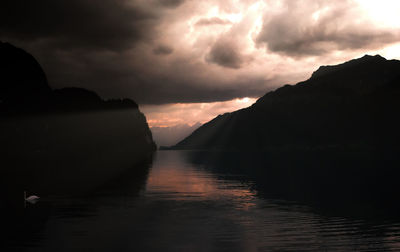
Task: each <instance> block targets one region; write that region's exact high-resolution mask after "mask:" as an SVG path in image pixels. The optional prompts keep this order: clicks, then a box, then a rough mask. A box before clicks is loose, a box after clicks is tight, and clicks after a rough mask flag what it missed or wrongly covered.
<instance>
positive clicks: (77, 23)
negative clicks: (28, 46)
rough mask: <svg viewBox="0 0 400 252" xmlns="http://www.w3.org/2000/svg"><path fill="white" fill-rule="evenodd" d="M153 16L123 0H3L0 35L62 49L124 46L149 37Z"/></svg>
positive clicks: (128, 46)
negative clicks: (38, 41)
mask: <svg viewBox="0 0 400 252" xmlns="http://www.w3.org/2000/svg"><path fill="white" fill-rule="evenodd" d="M155 20H156V16H155V14H154V13H153V12H151V11H148V10H146V9H145V8H143V7H140V6H135V5H132V4H129V2H128V1H126V0H117V1H115V0H102V1H93V0H68V1H54V0H37V1H23V0H11V1H8V0H6V1H2V3H1V7H0V37H1V38H3V39H4V38H13V39H19V40H21V41H29V40H30V41H35V40H40V41H47V42H48V46H49V47H51V46H54V47H60V48H63V49H65V48H84V49H85V50H88V49H107V50H123V49H127V48H130V47H132V46H133V45H134V44H135V43H136V42H138V41H140V40H142V39H145V38H148V37H150V36H151V35H152V34H151V32H150V31H151V26H152V25H153V23H154V22H155ZM49 49H50V48H49Z"/></svg>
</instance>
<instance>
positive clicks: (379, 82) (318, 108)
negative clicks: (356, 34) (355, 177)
mask: <svg viewBox="0 0 400 252" xmlns="http://www.w3.org/2000/svg"><path fill="white" fill-rule="evenodd" d="M399 95H400V61H397V60H386V59H385V58H383V57H381V56H379V55H376V56H369V55H365V56H364V57H362V58H359V59H354V60H351V61H349V62H346V63H343V64H340V65H335V66H321V67H320V68H319V69H318V70H317V71H316V72H314V73H313V74H312V76H311V78H310V79H308V80H306V81H303V82H300V83H297V84H296V85H285V86H283V87H281V88H278V89H277V90H275V91H272V92H269V93H267V94H266V95H264V96H263V97H261V98H260V99H259V100H258V101H257V102H256V103H255V104H253V105H252V106H251V107H248V108H245V109H241V110H238V111H235V112H232V113H226V114H223V115H219V116H218V117H216V118H214V119H213V120H211V121H210V122H208V123H206V124H204V125H203V126H202V127H200V128H199V129H197V130H196V131H194V132H193V133H192V134H191V135H190V136H188V137H187V138H185V139H184V140H182V141H181V142H179V143H178V144H177V145H175V146H173V147H172V148H173V149H217V150H328V149H343V150H371V151H375V150H385V151H390V152H393V151H394V152H396V151H398V150H399V144H398V142H399V141H398V140H399V139H400V131H399V128H400V127H399V126H400V120H399V117H398V116H397V113H398V111H399V108H400V100H399V99H398V97H399Z"/></svg>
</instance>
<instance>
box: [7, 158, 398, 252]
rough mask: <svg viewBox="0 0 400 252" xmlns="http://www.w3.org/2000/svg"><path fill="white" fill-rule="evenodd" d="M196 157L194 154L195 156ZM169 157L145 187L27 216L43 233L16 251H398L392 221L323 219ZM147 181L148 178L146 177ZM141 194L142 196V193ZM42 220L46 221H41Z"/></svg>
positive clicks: (239, 178)
mask: <svg viewBox="0 0 400 252" xmlns="http://www.w3.org/2000/svg"><path fill="white" fill-rule="evenodd" d="M192 154H193V153H192ZM190 155H191V153H188V152H180V151H164V152H159V153H157V157H156V159H155V161H154V163H153V165H152V168H151V169H150V173H149V174H148V178H147V182H146V183H143V179H137V177H136V176H131V177H129V176H127V175H125V176H123V177H122V178H121V179H118V180H116V181H114V182H113V183H110V185H107V186H105V187H104V188H103V189H102V190H100V191H98V192H97V193H96V194H94V195H91V196H88V197H87V198H82V197H80V198H78V197H75V196H74V197H65V196H64V197H53V198H47V199H44V201H41V202H39V204H38V205H35V206H33V208H29V209H27V210H26V211H25V212H24V214H23V216H24V217H25V218H26V219H25V221H26V222H24V225H25V224H26V226H25V227H27V226H28V225H31V224H32V222H31V221H32V219H36V218H37V217H38V216H41V215H42V214H43V213H44V212H46V214H45V216H46V218H45V220H43V221H41V222H40V225H41V227H40V228H38V229H31V230H28V231H25V232H22V233H21V235H22V236H25V237H27V238H30V241H29V242H24V241H26V240H24V239H21V240H19V241H18V242H19V243H17V244H13V246H9V247H8V249H10V248H12V249H14V250H15V251H271V250H272V251H305V250H306V251H310V250H311V251H313V250H314V251H376V250H381V251H396V250H398V249H399V248H400V222H399V221H396V220H394V219H390V218H387V219H364V218H349V217H346V216H342V215H340V214H338V215H324V214H321V213H320V212H319V211H315V209H314V208H313V207H312V206H309V205H307V204H298V203H294V202H292V201H287V200H283V199H279V200H278V199H269V198H268V197H260V193H259V191H258V189H257V185H256V183H257V181H256V180H253V179H252V178H250V177H246V176H247V175H246V176H243V174H239V173H234V172H231V173H230V174H227V173H226V172H221V171H223V170H224V168H222V169H221V170H219V171H218V170H216V169H210V166H209V165H210V164H208V165H207V164H204V163H199V162H190ZM144 177H147V176H144ZM138 188H140V189H138ZM43 215H44V214H43Z"/></svg>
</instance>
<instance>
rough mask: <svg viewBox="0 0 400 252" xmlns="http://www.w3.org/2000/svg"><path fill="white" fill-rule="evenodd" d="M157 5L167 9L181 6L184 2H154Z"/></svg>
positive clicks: (169, 0)
mask: <svg viewBox="0 0 400 252" xmlns="http://www.w3.org/2000/svg"><path fill="white" fill-rule="evenodd" d="M156 2H157V3H158V4H159V5H162V6H165V7H168V8H176V7H178V6H180V5H181V4H183V3H184V2H185V0H156Z"/></svg>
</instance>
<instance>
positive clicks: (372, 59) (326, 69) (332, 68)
mask: <svg viewBox="0 0 400 252" xmlns="http://www.w3.org/2000/svg"><path fill="white" fill-rule="evenodd" d="M385 61H387V59H385V58H384V57H382V56H381V55H379V54H377V55H369V54H365V55H364V56H363V57H361V58H357V59H353V60H350V61H347V62H344V63H342V64H338V65H325V66H320V67H319V68H318V70H317V71H315V72H313V74H312V75H311V78H317V77H321V76H324V75H328V74H331V73H334V72H336V71H338V70H343V69H346V68H351V67H355V66H359V65H362V64H371V63H372V64H376V63H379V62H385Z"/></svg>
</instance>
